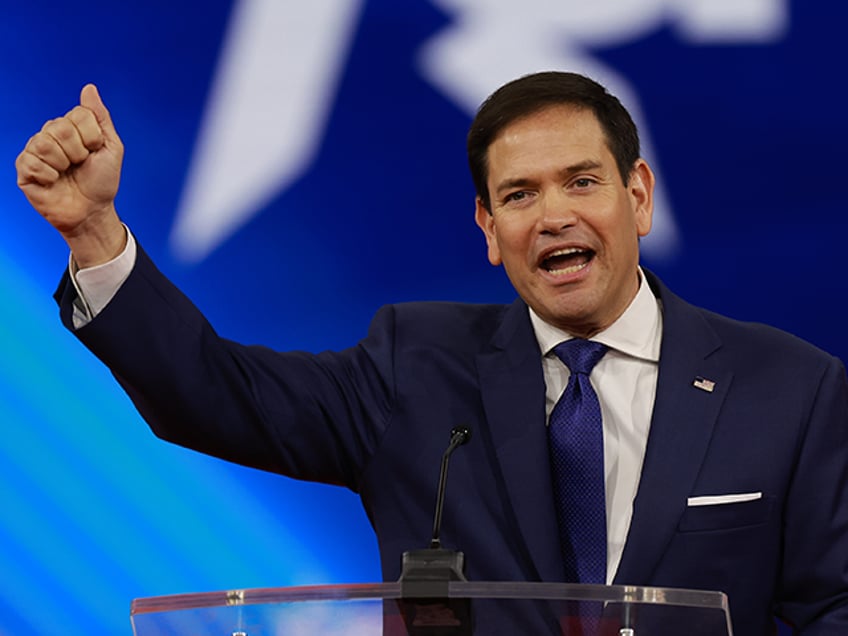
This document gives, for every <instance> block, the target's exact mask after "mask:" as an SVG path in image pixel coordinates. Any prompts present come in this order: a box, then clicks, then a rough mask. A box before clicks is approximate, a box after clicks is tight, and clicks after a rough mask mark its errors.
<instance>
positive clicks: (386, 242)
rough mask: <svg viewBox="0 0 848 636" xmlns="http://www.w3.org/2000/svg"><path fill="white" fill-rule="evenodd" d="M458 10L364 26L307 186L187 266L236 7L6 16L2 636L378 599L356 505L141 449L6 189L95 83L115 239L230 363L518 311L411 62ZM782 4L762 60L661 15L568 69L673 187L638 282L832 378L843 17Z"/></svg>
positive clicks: (837, 11) (438, 95)
mask: <svg viewBox="0 0 848 636" xmlns="http://www.w3.org/2000/svg"><path fill="white" fill-rule="evenodd" d="M354 4H355V3H354ZM450 4H451V3H450V2H442V3H438V2H434V3H430V2H427V1H425V0H405V1H404V2H396V1H395V0H368V1H363V2H362V3H361V4H360V5H357V7H356V11H355V21H354V22H353V24H352V31H351V33H352V40H351V43H350V47H349V49H345V50H344V52H343V53H344V54H343V55H342V56H341V57H340V64H341V66H340V74H339V76H338V82H337V83H334V84H333V88H332V92H331V95H330V97H329V99H328V101H327V102H326V103H325V106H328V107H329V110H328V119H327V121H326V125H324V126H322V128H321V131H322V132H321V135H320V138H319V139H318V140H317V142H318V146H317V154H316V155H315V158H314V161H312V162H310V163H309V165H308V169H307V170H306V171H305V173H304V174H303V175H302V176H301V177H300V178H298V179H296V180H295V181H294V182H293V183H292V185H291V186H290V187H287V188H284V189H283V190H282V191H280V192H279V193H278V194H277V195H275V196H273V197H272V198H271V199H270V200H269V201H268V202H267V204H265V205H263V206H261V210H260V211H259V213H258V214H256V215H254V216H252V217H251V218H250V219H249V220H248V221H247V222H246V223H244V224H243V225H241V226H240V227H239V228H238V230H237V231H235V232H234V233H233V234H231V235H229V236H228V237H227V238H226V240H224V241H223V242H221V243H220V244H219V245H218V246H217V247H216V248H215V249H214V250H212V251H211V252H210V253H209V254H208V255H206V256H205V257H203V258H201V259H199V260H194V261H191V260H186V259H185V258H182V257H180V255H179V254H178V253H176V252H175V250H174V249H173V247H172V244H171V243H169V235H170V233H171V231H172V227H173V224H174V218H175V214H176V210H177V208H178V207H179V204H180V200H181V195H182V192H183V188H184V185H185V182H186V178H187V174H188V169H189V166H190V165H191V163H192V161H193V157H194V152H195V145H196V143H197V141H198V138H199V135H200V131H201V122H202V121H203V116H204V111H205V109H206V108H207V101H208V99H209V95H210V89H211V86H212V85H213V82H214V78H215V76H216V71H217V69H218V68H219V63H220V62H221V60H222V59H223V57H222V56H223V54H222V50H223V49H222V43H223V42H224V41H225V37H226V34H227V29H228V24H229V21H230V18H231V16H232V15H233V14H234V11H235V7H234V5H231V3H230V2H229V1H226V0H208V1H207V2H204V3H203V4H197V3H195V2H177V1H174V0H171V1H169V2H164V1H162V0H153V1H150V2H145V3H115V2H106V1H105V0H91V1H89V2H85V3H49V2H37V1H35V2H28V3H23V2H16V3H14V4H11V3H7V4H5V5H4V7H3V13H2V16H3V17H2V20H0V53H2V59H3V60H4V63H3V64H2V65H0V85H2V86H3V87H4V91H3V98H2V99H0V157H2V158H3V160H4V162H5V166H6V168H5V171H3V172H2V173H0V174H4V175H5V178H4V179H3V180H2V183H0V209H1V210H2V215H3V219H4V231H3V232H2V233H0V298H3V299H4V303H3V309H2V310H0V634H16V635H22V634H63V635H65V636H72V635H75V634H92V633H94V634H105V633H110V634H120V633H126V634H128V633H130V632H131V628H130V624H129V619H128V614H129V603H130V600H131V599H132V598H135V597H140V596H151V595H163V594H174V593H183V592H194V591H204V590H216V589H232V588H241V587H266V586H284V585H292V584H305V583H322V582H328V583H329V582H353V581H368V580H377V579H378V578H379V567H378V563H377V551H376V545H375V541H374V539H373V537H372V535H371V531H370V528H369V527H368V525H367V521H366V519H365V516H364V514H363V513H362V511H361V509H360V507H359V504H358V501H357V500H356V499H355V497H354V496H353V495H351V494H350V493H347V492H344V491H341V490H339V489H334V488H330V487H327V486H321V485H314V484H303V483H298V482H294V481H291V480H287V479H284V478H280V477H276V476H272V475H267V474H262V473H259V472H257V471H253V470H249V469H243V468H239V467H235V466H231V465H228V464H225V463H224V462H220V461H218V460H214V459H210V458H207V457H203V456H200V455H198V454H195V453H192V452H190V451H186V450H183V449H180V448H176V447H172V446H169V445H167V444H165V443H162V442H160V441H158V440H156V439H155V438H153V436H152V435H151V434H150V433H149V432H148V430H147V428H146V426H145V425H144V424H143V422H142V421H141V420H140V418H139V417H138V415H136V414H135V412H134V410H133V409H132V407H131V405H130V403H129V401H128V400H127V399H126V398H125V397H124V396H123V394H122V393H121V392H120V391H119V390H118V389H117V387H116V385H115V384H114V383H113V381H112V379H111V377H110V376H109V374H108V372H107V371H106V370H104V369H103V368H102V367H101V366H100V364H99V363H97V362H96V361H95V360H94V359H93V358H92V357H91V356H90V355H88V354H87V352H85V351H84V350H83V349H82V347H81V346H80V345H78V344H77V343H76V341H75V340H74V339H73V337H71V336H70V335H68V334H67V333H65V332H64V331H63V329H62V328H61V327H60V325H59V322H58V319H57V317H56V309H55V306H54V304H53V302H52V300H51V298H50V294H51V293H52V291H53V288H54V286H55V284H56V282H57V281H58V277H59V275H60V273H61V270H62V268H63V267H64V265H65V263H66V259H67V252H66V249H65V247H64V243H63V242H62V241H61V239H60V238H59V237H58V236H57V235H55V233H54V232H52V231H51V230H50V228H49V227H48V226H47V224H46V223H45V222H44V221H43V220H42V219H40V218H39V217H38V215H37V214H36V213H35V212H33V211H32V210H31V209H30V208H29V206H28V205H27V203H26V201H25V199H24V197H23V196H22V194H21V193H20V192H19V191H17V189H16V187H15V175H14V166H13V164H14V158H15V156H16V155H17V154H18V152H19V151H20V150H21V149H22V148H23V145H24V144H25V142H26V140H27V139H28V137H29V136H30V135H31V134H33V133H34V132H36V131H37V130H38V129H39V128H40V126H41V125H42V123H43V122H44V121H45V120H46V119H48V118H50V117H55V116H58V115H61V114H63V113H64V112H65V111H67V110H68V109H70V108H71V107H72V106H73V105H74V104H75V103H76V100H77V97H78V94H79V89H80V88H81V86H82V85H83V84H84V83H86V82H89V81H93V82H96V83H97V84H98V85H99V87H100V89H101V93H102V95H103V97H104V99H105V101H106V103H107V105H108V106H109V108H110V110H111V112H112V115H113V118H114V120H115V123H116V125H117V127H118V131H119V133H120V134H121V137H122V138H123V140H124V142H125V144H126V147H127V154H126V159H125V164H124V179H123V182H122V185H121V191H120V193H119V198H118V206H119V211H120V212H121V214H122V217H123V218H124V220H125V221H126V222H127V223H128V224H129V225H130V226H131V228H132V229H133V231H134V233H135V234H136V236H137V237H138V238H139V240H140V242H141V243H142V244H143V245H144V247H145V248H146V249H147V250H148V251H149V252H150V253H151V254H152V256H153V257H154V259H155V260H156V261H157V262H158V264H159V265H160V267H161V268H162V269H164V270H165V271H166V272H167V273H168V274H169V275H170V276H171V277H172V278H173V279H174V280H175V281H176V282H177V284H178V285H180V286H181V287H182V288H183V289H184V290H185V291H186V292H187V293H188V295H189V296H190V297H191V298H192V299H193V300H194V301H195V302H196V303H197V304H198V305H199V306H200V307H201V308H202V309H203V310H204V311H205V312H206V314H207V315H208V316H209V318H210V319H211V320H212V322H213V324H215V326H216V327H217V328H218V331H219V332H220V333H222V334H224V335H226V336H228V337H232V338H235V339H239V340H242V341H246V342H261V343H264V344H268V345H270V346H273V347H276V348H298V349H306V350H313V351H318V350H322V349H325V348H340V347H344V346H347V345H350V344H352V343H353V342H355V341H356V340H357V339H358V338H360V337H361V336H362V335H364V333H365V330H366V328H367V325H368V322H369V319H370V317H371V315H372V314H373V312H374V311H375V310H376V309H377V307H378V306H379V305H381V304H384V303H387V302H396V301H403V300H411V299H416V300H421V299H455V300H467V301H486V302H492V301H494V302H497V301H510V300H511V299H512V298H513V296H514V293H513V292H512V290H511V288H510V286H509V284H508V281H507V280H506V277H505V276H504V275H503V273H502V272H501V271H497V270H494V269H492V268H491V267H490V266H489V264H488V262H487V260H486V256H485V247H484V241H483V237H482V235H481V234H480V233H479V230H478V229H477V228H476V227H475V226H474V223H473V191H472V188H471V184H470V179H469V178H468V176H467V168H466V164H465V155H464V136H465V132H466V129H467V126H468V123H469V121H470V113H469V112H468V111H467V108H463V107H462V106H461V105H459V104H457V103H456V101H455V100H452V99H451V98H450V97H449V96H446V95H445V93H444V92H443V91H441V90H439V88H438V87H437V86H434V85H433V83H432V82H430V81H428V79H427V77H425V74H423V73H422V72H421V66H420V51H421V50H422V47H424V46H425V44H426V43H427V42H429V41H430V39H431V38H433V37H434V36H435V35H437V34H439V33H440V32H442V31H443V30H444V29H446V28H449V27H450V26H451V25H452V24H453V22H454V21H455V19H456V18H455V16H454V15H453V14H452V12H450V11H448V10H447V8H446V7H449V6H450ZM457 4H462V3H457ZM518 4H519V5H520V4H521V3H518ZM564 4H565V5H570V3H568V2H564ZM573 4H574V5H575V7H579V5H580V3H573ZM602 4H603V3H602ZM612 4H615V3H612ZM650 4H656V2H651V3H650ZM669 4H672V3H669ZM674 4H677V3H674ZM778 4H783V3H778ZM287 6H289V7H294V8H295V10H296V8H297V4H295V3H287ZM786 6H787V14H786V25H785V30H784V31H783V32H782V33H781V34H780V35H779V36H775V37H773V38H771V39H770V40H768V41H763V42H739V41H731V42H726V41H721V40H720V39H713V40H712V41H710V42H702V43H694V42H692V41H691V40H690V39H687V38H685V37H682V36H681V33H680V29H678V28H677V27H676V26H675V24H676V23H675V20H674V19H673V18H672V17H670V16H669V17H668V19H658V20H656V21H655V24H654V25H653V26H651V28H649V29H646V30H645V32H644V33H641V34H639V35H638V36H634V37H630V38H620V39H619V40H616V39H615V38H611V39H610V40H609V41H607V42H602V43H600V44H594V45H592V46H588V45H586V46H584V45H582V44H581V45H580V46H582V47H583V48H582V49H581V50H582V51H583V52H584V53H585V55H587V56H590V57H591V59H593V60H595V61H596V62H597V63H599V64H602V65H604V67H606V68H609V69H613V70H614V71H615V72H616V73H617V74H618V75H619V76H620V77H622V78H625V80H626V81H627V82H629V85H630V86H631V88H632V89H633V91H634V94H637V95H638V98H639V102H640V104H641V111H642V113H643V115H644V123H645V125H646V128H647V131H649V133H650V137H651V140H652V145H653V148H654V151H655V153H656V155H657V157H659V164H660V165H661V167H662V170H661V174H660V178H661V180H662V183H663V186H664V188H665V189H666V193H667V196H668V199H669V202H670V207H671V209H672V214H673V216H674V219H675V222H676V224H677V232H678V240H677V244H676V247H674V248H673V249H672V250H670V251H669V252H667V253H665V255H664V256H661V257H660V256H656V257H654V258H651V257H648V258H646V260H645V264H646V265H647V266H649V267H651V268H652V269H653V270H654V271H656V272H657V273H658V274H659V275H660V276H661V277H662V278H663V279H664V280H665V281H666V282H667V283H668V284H669V285H670V286H671V288H672V289H674V290H675V291H676V292H678V293H679V294H681V295H682V296H684V297H685V298H687V299H688V300H690V301H692V302H695V303H697V304H700V305H704V306H707V307H709V308H711V309H714V310H716V311H719V312H722V313H725V314H728V315H730V316H733V317H736V318H740V319H745V320H757V321H762V322H768V323H771V324H773V325H776V326H778V327H781V328H784V329H786V330H788V331H791V332H793V333H795V334H797V335H799V336H801V337H803V338H805V339H807V340H809V341H811V342H813V343H814V344H816V345H818V346H820V347H822V348H824V349H826V350H828V351H830V352H831V353H833V354H835V355H837V356H839V357H841V358H843V359H845V357H846V355H848V336H846V331H845V329H844V328H843V321H844V319H845V316H846V306H845V301H844V293H845V290H846V284H845V283H844V280H843V279H844V275H843V271H844V263H845V258H844V252H845V240H844V236H845V233H846V229H848V214H846V213H848V209H846V207H848V206H846V197H845V183H846V171H848V161H846V156H845V149H846V148H848V121H846V117H845V101H846V90H845V87H844V82H845V76H844V69H843V66H844V62H845V59H846V46H845V37H844V33H843V26H844V24H845V21H846V18H848V8H845V6H844V5H842V4H841V3H837V2H826V1H823V0H818V1H817V0H805V1H804V2H803V3H802V2H800V1H795V2H790V3H787V4H786ZM290 10H291V9H290ZM575 10H576V9H575ZM634 19H635V18H634ZM516 30H517V31H518V30H520V25H517V26H516ZM514 35H515V37H519V36H520V35H523V36H526V35H527V34H520V33H516V34H514ZM529 35H530V36H532V33H530V34H529ZM493 50H494V52H495V53H494V54H493V55H492V56H491V57H490V62H491V63H492V64H494V65H497V64H499V62H500V61H499V60H498V58H497V55H496V53H497V50H498V49H497V47H494V49H493ZM289 53H291V51H288V52H286V53H281V55H283V54H289ZM267 63H268V71H267V72H268V73H269V74H274V73H277V72H282V71H281V70H280V68H281V67H282V66H285V65H283V64H282V63H280V61H279V60H275V59H273V58H269V59H268V60H267ZM524 70H526V71H532V70H538V69H535V68H527V69H524ZM495 87H496V86H495V85H494V84H493V85H492V86H490V87H489V90H492V89H494V88H495ZM268 106H269V107H271V108H273V107H274V106H273V104H269V105H268ZM257 133H259V131H257Z"/></svg>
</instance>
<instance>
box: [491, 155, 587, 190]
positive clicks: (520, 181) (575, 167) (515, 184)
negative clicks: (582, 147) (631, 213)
mask: <svg viewBox="0 0 848 636" xmlns="http://www.w3.org/2000/svg"><path fill="white" fill-rule="evenodd" d="M600 167H601V162H600V161H595V160H594V159H586V160H585V161H580V162H578V163H575V164H572V165H570V166H566V167H565V168H563V169H562V170H560V171H559V177H560V178H562V179H567V178H568V177H570V176H572V175H575V174H578V173H580V172H585V171H586V170H597V169H598V168H600ZM534 183H535V180H533V179H528V178H526V177H516V178H513V179H504V180H503V181H501V182H500V183H499V184H498V186H497V188H495V193H496V194H500V193H502V192H504V191H505V190H511V189H513V188H523V187H526V186H528V185H533V184H534Z"/></svg>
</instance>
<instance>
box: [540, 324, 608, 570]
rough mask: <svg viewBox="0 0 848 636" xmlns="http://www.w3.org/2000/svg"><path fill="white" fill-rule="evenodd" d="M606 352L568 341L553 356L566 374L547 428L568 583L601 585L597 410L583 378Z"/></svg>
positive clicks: (603, 522) (602, 509)
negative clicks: (568, 371) (561, 362)
mask: <svg viewBox="0 0 848 636" xmlns="http://www.w3.org/2000/svg"><path fill="white" fill-rule="evenodd" d="M606 352H607V348H606V346H605V345H602V344H600V343H599V342H592V341H591V340H579V339H574V340H568V341H566V342H563V343H560V344H559V345H557V346H556V347H555V348H554V353H556V355H557V357H559V359H560V360H562V361H563V363H565V365H566V366H567V367H568V368H569V370H570V371H571V376H570V377H569V379H568V386H566V387H565V391H564V392H563V394H562V397H560V399H559V401H558V402H557V403H556V406H554V410H553V412H552V413H551V417H550V422H549V426H548V437H549V446H550V454H551V468H552V473H553V487H554V500H555V502H556V507H557V519H558V521H559V535H560V545H561V547H562V554H563V561H564V563H565V580H566V581H567V582H569V583H600V584H603V583H606V578H607V577H606V573H607V519H606V495H605V488H604V431H603V426H602V424H601V406H600V404H599V403H598V396H597V394H596V393H595V390H594V389H593V388H592V385H591V383H590V382H589V374H590V373H591V372H592V369H593V368H594V366H595V365H596V364H597V363H598V361H599V360H600V359H601V358H602V357H603V356H604V354H605V353H606Z"/></svg>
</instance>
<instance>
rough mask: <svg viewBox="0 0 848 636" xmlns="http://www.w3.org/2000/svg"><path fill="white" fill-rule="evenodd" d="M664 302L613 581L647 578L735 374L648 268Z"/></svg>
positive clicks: (695, 317) (696, 319) (699, 322)
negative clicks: (644, 439)
mask: <svg viewBox="0 0 848 636" xmlns="http://www.w3.org/2000/svg"><path fill="white" fill-rule="evenodd" d="M649 282H651V285H652V287H653V288H654V290H655V293H657V295H658V297H659V298H660V300H661V301H662V303H663V342H662V348H661V353H660V368H659V379H658V382H657V393H656V401H655V403H654V413H653V416H652V418H651V429H650V433H649V436H648V445H647V448H646V452H645V461H644V465H643V468H642V475H641V478H640V481H639V489H638V492H637V494H636V499H635V501H634V504H633V518H632V520H631V523H630V531H629V533H628V535H627V543H626V545H625V548H624V553H623V554H622V558H621V563H620V565H619V568H618V572H617V573H616V576H615V583H620V584H633V585H640V584H642V585H645V584H648V583H649V582H650V580H651V575H652V573H653V572H654V570H655V568H656V566H657V564H658V563H659V561H660V559H661V558H662V554H663V552H664V550H665V548H666V546H667V545H668V543H669V541H670V540H671V538H672V535H673V534H674V532H675V529H676V527H677V524H678V522H679V520H680V517H681V515H682V514H683V512H684V511H685V509H686V499H687V497H688V496H689V495H690V494H691V492H692V487H693V484H694V482H695V479H696V478H697V476H698V471H699V469H700V467H701V463H702V462H703V459H704V456H705V454H706V452H707V447H708V445H709V442H710V438H711V436H712V432H713V427H714V426H715V422H716V418H717V417H718V413H719V410H720V408H721V405H722V402H723V401H724V398H725V396H726V395H727V391H728V389H729V388H730V383H731V380H732V377H733V374H732V371H731V370H730V369H728V368H726V366H725V365H723V364H722V363H721V355H720V354H719V353H718V350H719V349H720V348H721V341H720V339H719V337H718V335H717V334H716V333H715V331H714V330H713V329H712V327H711V326H710V325H709V324H708V323H707V321H706V320H705V318H704V316H703V315H702V314H701V313H700V312H699V311H697V310H696V309H695V308H693V307H692V306H690V305H688V304H687V303H685V302H683V301H682V300H680V299H679V298H677V297H676V296H674V295H673V294H671V292H669V291H668V290H667V289H665V287H663V286H662V285H661V284H660V283H659V281H657V280H656V279H655V278H653V277H652V276H649Z"/></svg>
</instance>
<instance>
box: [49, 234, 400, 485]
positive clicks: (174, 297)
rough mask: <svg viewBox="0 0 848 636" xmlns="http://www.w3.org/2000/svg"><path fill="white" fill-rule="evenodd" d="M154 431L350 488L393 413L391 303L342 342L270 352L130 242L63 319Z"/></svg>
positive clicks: (70, 296)
mask: <svg viewBox="0 0 848 636" xmlns="http://www.w3.org/2000/svg"><path fill="white" fill-rule="evenodd" d="M74 295H75V290H74V287H73V285H72V284H71V283H70V281H69V278H68V275H67V273H66V274H65V276H64V277H63V279H62V282H61V283H60V285H59V288H58V290H57V292H56V299H57V301H58V302H59V305H60V313H61V316H62V320H63V322H64V323H65V325H66V326H67V327H68V328H69V329H71V330H72V331H74V333H75V335H76V336H77V337H78V338H79V340H80V341H81V342H82V343H83V344H84V345H85V346H86V347H87V348H89V349H90V350H91V351H92V352H93V353H94V354H95V355H96V356H97V357H98V358H99V359H100V360H101V361H102V362H103V363H104V364H106V365H107V366H108V367H109V368H110V370H111V371H112V373H113V374H114V376H115V377H116V379H117V380H118V382H119V383H120V384H121V386H122V387H123V388H124V390H125V391H126V392H127V394H128V395H129V397H130V398H131V399H132V401H133V403H134V404H135V406H136V408H137V409H138V411H139V412H140V413H141V415H142V416H143V417H144V418H145V420H146V421H147V423H148V424H149V426H150V428H151V430H152V431H153V432H154V433H155V434H156V435H157V436H158V437H161V438H162V439H165V440H168V441H170V442H173V443H176V444H179V445H181V446H185V447H188V448H191V449H194V450H197V451H200V452H203V453H206V454H209V455H213V456H216V457H220V458H222V459H226V460H228V461H233V462H236V463H240V464H243V465H246V466H251V467H254V468H259V469H262V470H269V471H272V472H277V473H281V474H285V475H289V476H292V477H296V478H299V479H307V480H313V481H322V482H326V483H334V484H339V485H345V486H347V487H349V488H351V489H353V490H354V491H357V490H358V485H359V481H360V475H361V474H362V472H363V471H364V470H365V468H366V467H367V463H368V460H369V458H370V457H371V455H373V453H374V451H375V448H376V447H377V445H378V444H379V441H380V438H381V436H382V433H383V431H384V430H385V428H386V426H387V423H388V420H389V418H390V416H391V405H392V394H393V379H392V378H393V360H392V339H393V322H392V316H393V312H392V310H391V309H388V308H387V309H385V310H383V311H381V312H380V313H378V315H377V317H375V320H374V323H373V324H372V327H371V330H370V332H369V335H368V337H367V338H365V339H364V340H363V341H362V342H360V343H359V344H358V345H357V346H356V347H353V348H351V349H348V350H345V351H341V352H324V353H320V354H309V353H304V352H289V353H280V352H276V351H272V350H270V349H268V348H265V347H259V346H244V345H240V344H237V343H234V342H232V341H229V340H227V339H224V338H221V337H219V336H218V335H217V333H215V331H214V329H213V328H212V327H211V325H210V324H209V323H208V322H207V320H206V319H205V318H204V317H203V315H202V314H201V313H200V311H198V309H197V308H196V307H195V306H194V305H193V304H192V303H191V301H189V300H188V299H187V298H186V297H185V296H184V295H183V294H182V293H181V292H180V291H179V290H178V289H176V287H174V286H173V285H172V284H171V283H170V282H169V281H168V280H167V279H166V278H165V277H164V276H163V275H162V274H161V273H160V272H159V271H158V270H157V269H156V267H155V266H154V265H153V263H152V262H151V261H150V259H149V257H148V256H147V255H146V254H145V253H144V251H143V250H142V249H140V248H139V251H138V260H137V263H136V266H135V268H134V269H133V271H132V273H131V274H130V276H129V278H128V279H127V280H126V281H125V283H124V284H123V286H122V287H121V289H120V290H119V291H118V293H117V294H116V295H115V297H114V298H113V299H112V301H111V302H110V303H109V304H108V305H107V306H106V307H105V308H104V309H103V311H102V312H101V313H100V314H99V315H98V316H97V318H95V319H94V320H92V321H91V322H90V323H89V324H87V325H86V326H84V327H82V328H80V329H78V330H73V323H72V312H73V300H74Z"/></svg>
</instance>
